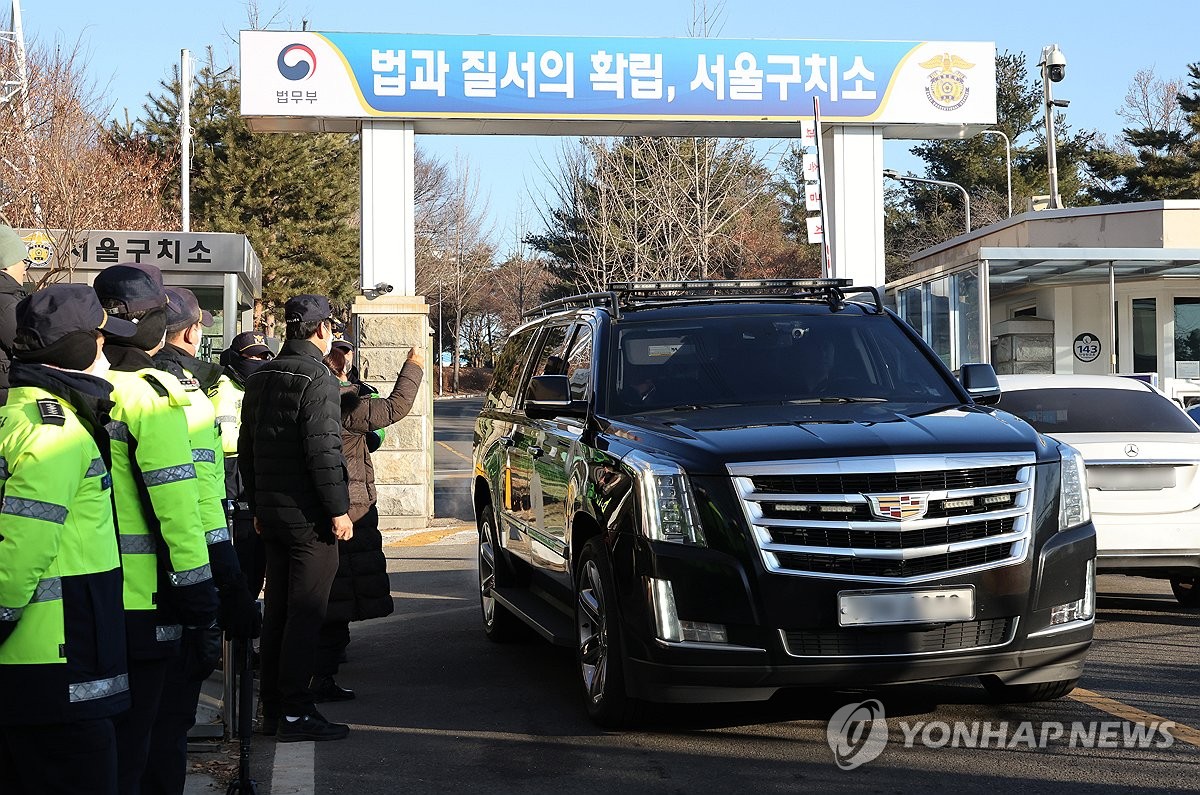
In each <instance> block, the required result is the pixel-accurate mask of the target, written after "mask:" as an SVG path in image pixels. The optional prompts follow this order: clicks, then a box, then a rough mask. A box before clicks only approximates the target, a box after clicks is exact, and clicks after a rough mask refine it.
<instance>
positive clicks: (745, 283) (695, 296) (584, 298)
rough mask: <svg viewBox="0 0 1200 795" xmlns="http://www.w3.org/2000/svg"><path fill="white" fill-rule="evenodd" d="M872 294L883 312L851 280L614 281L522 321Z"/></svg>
mask: <svg viewBox="0 0 1200 795" xmlns="http://www.w3.org/2000/svg"><path fill="white" fill-rule="evenodd" d="M854 293H870V294H871V296H872V297H873V298H874V306H873V307H872V309H873V310H874V312H875V314H883V299H882V298H881V296H880V294H879V289H878V288H877V287H854V286H852V285H851V283H850V280H849V279H731V280H700V281H694V280H693V281H654V282H614V283H612V284H610V285H608V290H607V291H605V292H598V293H585V294H583V295H574V296H570V297H567V298H559V299H557V300H554V301H549V302H547V303H544V304H542V305H541V306H538V307H535V308H534V309H532V310H530V311H529V312H526V313H525V315H524V316H525V317H527V318H528V317H533V316H540V315H545V314H547V313H549V312H551V311H555V310H560V309H567V308H571V307H589V306H594V307H603V308H605V309H607V310H609V311H610V312H612V314H613V315H614V316H615V317H617V318H618V319H619V318H620V316H621V312H622V311H629V310H633V309H639V308H642V309H649V308H650V307H659V306H664V305H669V304H677V303H725V302H729V301H754V300H770V301H820V302H822V303H826V304H829V306H830V307H831V308H833V309H840V308H842V307H844V306H845V305H846V295H847V294H854Z"/></svg>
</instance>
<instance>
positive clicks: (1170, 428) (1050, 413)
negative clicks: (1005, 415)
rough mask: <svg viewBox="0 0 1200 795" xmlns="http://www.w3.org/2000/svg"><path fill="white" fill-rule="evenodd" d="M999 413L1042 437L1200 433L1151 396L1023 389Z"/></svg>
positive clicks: (1006, 398)
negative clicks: (1025, 423) (1013, 419)
mask: <svg viewBox="0 0 1200 795" xmlns="http://www.w3.org/2000/svg"><path fill="white" fill-rule="evenodd" d="M997 408H999V409H1002V410H1004V411H1007V412H1009V413H1011V414H1016V415H1017V416H1018V417H1020V418H1021V419H1023V420H1025V421H1026V422H1028V423H1029V424H1030V425H1032V426H1033V427H1034V428H1036V429H1037V430H1038V431H1040V432H1041V433H1048V434H1052V435H1053V434H1056V433H1200V427H1197V426H1196V423H1194V422H1192V421H1191V420H1190V419H1188V416H1187V415H1186V414H1184V413H1183V412H1182V411H1180V410H1179V408H1178V407H1177V406H1176V405H1175V404H1174V403H1172V402H1171V401H1169V400H1167V399H1166V398H1165V397H1163V396H1161V395H1158V394H1156V393H1154V392H1150V391H1149V390H1141V389H1137V390H1133V389H1102V388H1094V389H1020V390H1013V391H1006V392H1005V393H1004V394H1003V396H1002V397H1001V398H1000V403H999V405H998V406H997Z"/></svg>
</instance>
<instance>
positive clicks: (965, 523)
mask: <svg viewBox="0 0 1200 795" xmlns="http://www.w3.org/2000/svg"><path fill="white" fill-rule="evenodd" d="M1033 464H1034V458H1033V456H1032V455H989V454H980V455H961V456H945V457H930V456H919V457H911V458H885V457H879V458H859V459H847V460H833V459H830V460H821V461H807V462H780V463H764V464H731V465H729V467H728V469H729V473H730V474H731V475H732V476H733V482H734V488H735V490H736V491H737V494H738V496H739V498H740V499H741V503H742V508H743V510H744V512H745V515H746V519H747V521H748V522H749V523H750V526H751V527H752V529H753V532H754V536H755V540H756V542H757V545H758V548H759V552H760V553H761V555H762V559H763V563H764V564H765V565H766V567H767V569H768V570H769V571H772V572H776V573H780V574H795V575H802V576H811V577H825V578H832V579H854V580H866V581H874V582H882V583H891V584H897V583H899V584H904V583H915V582H922V581H926V580H933V579H939V578H941V577H944V576H946V575H951V574H962V573H966V572H971V571H977V570H979V569H983V568H993V567H995V566H1003V565H1008V564H1012V563H1017V562H1019V561H1021V560H1024V559H1025V556H1026V554H1027V552H1028V549H1029V540H1030V534H1031V521H1032V520H1031V515H1030V512H1031V506H1032V504H1033V472H1034V468H1033Z"/></svg>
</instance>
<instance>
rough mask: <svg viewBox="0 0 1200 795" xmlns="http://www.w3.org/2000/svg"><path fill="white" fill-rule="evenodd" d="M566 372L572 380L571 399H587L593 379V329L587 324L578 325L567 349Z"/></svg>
mask: <svg viewBox="0 0 1200 795" xmlns="http://www.w3.org/2000/svg"><path fill="white" fill-rule="evenodd" d="M566 367H567V369H566V371H565V374H566V376H567V378H568V379H569V380H570V382H571V399H572V400H587V396H588V386H589V385H590V384H591V381H592V329H591V327H590V326H587V325H583V324H581V325H579V326H577V327H576V331H575V336H574V337H572V338H571V347H570V348H568V349H567V365H566Z"/></svg>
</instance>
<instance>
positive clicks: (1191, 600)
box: [1171, 576, 1200, 607]
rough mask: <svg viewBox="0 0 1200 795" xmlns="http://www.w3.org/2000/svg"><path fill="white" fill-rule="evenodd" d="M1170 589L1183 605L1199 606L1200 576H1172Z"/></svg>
mask: <svg viewBox="0 0 1200 795" xmlns="http://www.w3.org/2000/svg"><path fill="white" fill-rule="evenodd" d="M1171 591H1172V592H1174V594H1175V598H1176V599H1177V600H1179V604H1180V605H1182V606H1183V607H1200V577H1194V576H1193V577H1181V576H1175V577H1172V578H1171Z"/></svg>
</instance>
